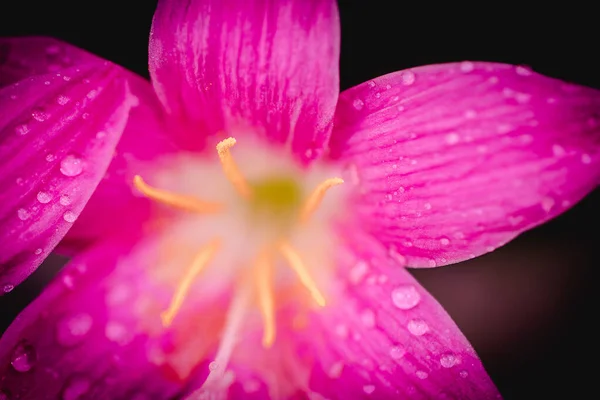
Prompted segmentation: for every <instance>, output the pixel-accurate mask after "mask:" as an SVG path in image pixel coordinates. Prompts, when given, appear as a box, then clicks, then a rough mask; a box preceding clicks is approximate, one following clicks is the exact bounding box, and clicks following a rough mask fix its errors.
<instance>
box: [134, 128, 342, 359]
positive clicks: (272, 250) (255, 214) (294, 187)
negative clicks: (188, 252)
mask: <svg viewBox="0 0 600 400" xmlns="http://www.w3.org/2000/svg"><path fill="white" fill-rule="evenodd" d="M235 144H236V140H235V139H234V138H228V139H225V140H223V141H221V142H219V143H218V144H217V146H216V150H217V153H218V156H219V159H220V162H221V166H222V169H223V172H224V174H225V176H226V178H227V180H228V181H229V182H230V183H231V185H232V186H233V188H234V189H235V191H236V193H237V194H238V195H239V197H240V198H241V199H242V201H243V203H244V205H245V206H244V210H245V211H244V215H245V216H246V217H247V218H248V221H249V222H250V224H251V225H252V226H254V225H256V224H264V223H268V224H270V226H269V228H270V230H271V231H272V234H271V235H269V236H268V239H266V240H265V242H264V243H263V244H262V245H261V248H259V249H258V252H257V254H256V257H255V258H254V260H253V261H252V264H251V269H250V270H249V275H250V276H251V277H252V279H249V280H245V279H243V280H241V282H249V283H250V284H251V286H250V287H248V285H243V287H241V288H238V290H237V291H238V294H242V293H244V295H243V296H236V298H239V297H246V295H245V294H246V293H248V292H252V291H253V292H254V293H255V296H256V300H257V305H258V308H259V310H260V313H261V315H262V319H263V336H262V344H263V346H264V347H266V348H268V347H270V346H272V344H273V343H274V341H275V336H276V324H275V308H276V307H275V295H274V272H275V271H274V266H275V265H276V261H277V260H278V259H281V260H283V261H284V262H285V263H286V264H287V266H289V268H290V269H291V270H292V271H293V272H294V273H295V275H296V277H297V279H298V281H299V282H300V283H301V284H302V286H303V287H304V288H305V289H306V291H307V292H308V293H309V294H310V296H311V297H312V299H313V300H314V302H315V303H316V304H318V305H319V306H321V307H323V306H325V302H326V301H325V297H324V295H323V293H322V291H321V290H320V289H319V287H318V285H317V283H316V281H315V279H314V277H313V276H312V275H311V273H310V269H309V268H308V267H307V265H306V264H305V261H304V258H303V257H302V255H301V254H300V252H299V251H298V250H297V249H296V248H295V247H294V246H293V245H292V244H291V241H290V235H291V231H292V228H293V227H294V226H296V225H303V224H306V223H307V222H308V221H309V220H310V218H311V216H312V215H313V213H314V212H315V211H316V210H317V209H318V208H319V206H320V204H321V202H322V200H323V198H324V196H325V194H326V192H327V191H328V190H329V189H330V188H331V187H333V186H335V185H339V184H341V183H343V180H342V179H340V178H329V179H325V180H324V181H322V182H321V183H320V184H318V185H317V187H316V188H314V190H313V191H312V192H311V193H310V194H309V195H308V196H307V197H305V198H303V193H302V190H301V187H300V185H299V184H298V182H297V181H295V180H294V179H292V178H291V177H289V176H285V175H281V176H279V175H272V176H270V177H268V178H266V179H260V180H255V181H248V180H247V179H246V178H245V177H244V175H243V174H242V171H241V170H240V169H239V167H238V165H237V164H236V162H235V160H234V158H233V155H232V154H231V148H232V147H233V146H234V145H235ZM133 183H134V186H135V187H136V188H137V189H138V190H139V191H140V192H141V193H142V194H143V195H145V196H146V197H148V198H150V199H153V200H155V201H158V202H160V203H163V204H166V205H169V206H171V207H174V208H178V209H181V210H184V211H188V212H193V213H200V214H215V213H226V212H227V211H228V210H227V209H226V207H225V205H224V204H220V203H217V202H211V201H205V200H202V199H199V198H196V197H194V196H185V195H181V194H177V193H173V192H170V191H165V190H161V189H158V188H155V187H152V186H150V185H148V184H147V183H146V182H145V181H144V180H143V179H142V178H141V177H140V176H139V175H136V176H135V177H134V180H133ZM224 239H226V238H221V237H215V238H213V239H212V240H210V241H209V242H208V243H206V244H204V245H203V246H201V247H200V249H199V250H198V251H197V253H196V255H195V257H194V259H193V261H192V262H191V265H190V266H189V267H188V268H187V269H186V270H185V272H184V274H183V276H182V277H181V279H180V281H179V283H178V285H177V287H176V289H175V293H174V295H173V297H172V299H171V302H170V304H169V306H168V308H167V309H166V310H164V311H163V312H162V313H161V319H162V324H163V326H165V327H169V326H170V325H171V324H172V322H173V320H174V319H175V317H176V316H177V314H178V311H179V310H180V309H181V307H182V305H183V303H184V301H185V298H186V296H187V295H188V293H189V290H190V288H191V286H192V284H193V283H194V281H195V280H196V279H197V278H198V276H199V275H201V274H202V272H203V271H204V270H205V269H206V268H207V267H208V266H209V265H210V263H211V262H212V261H213V259H214V258H215V256H216V254H217V253H218V252H219V250H220V248H221V246H222V241H223V240H224ZM250 289H251V290H250ZM238 303H239V304H245V302H243V301H241V302H240V301H234V302H233V303H232V305H231V308H230V312H229V315H230V316H231V315H239V314H240V310H239V308H240V307H245V306H244V305H242V306H236V304H238ZM228 319H231V320H238V319H239V318H237V319H236V318H228ZM225 330H227V326H226V327H225ZM224 336H228V335H224ZM220 350H221V349H220ZM217 358H218V357H217Z"/></svg>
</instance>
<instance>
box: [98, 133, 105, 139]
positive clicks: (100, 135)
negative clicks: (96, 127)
mask: <svg viewBox="0 0 600 400" xmlns="http://www.w3.org/2000/svg"><path fill="white" fill-rule="evenodd" d="M104 137H106V132H105V131H98V133H96V139H102V138H104Z"/></svg>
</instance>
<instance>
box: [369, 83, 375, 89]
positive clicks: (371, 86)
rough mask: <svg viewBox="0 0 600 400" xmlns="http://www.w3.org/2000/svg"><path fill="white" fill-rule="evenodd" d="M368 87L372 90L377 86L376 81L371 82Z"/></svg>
mask: <svg viewBox="0 0 600 400" xmlns="http://www.w3.org/2000/svg"><path fill="white" fill-rule="evenodd" d="M368 85H369V87H370V88H371V89H372V88H374V87H375V86H376V83H375V81H369V83H368Z"/></svg>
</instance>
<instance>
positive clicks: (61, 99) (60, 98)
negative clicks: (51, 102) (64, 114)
mask: <svg viewBox="0 0 600 400" xmlns="http://www.w3.org/2000/svg"><path fill="white" fill-rule="evenodd" d="M70 100H71V99H70V98H68V97H67V96H65V95H62V94H61V95H60V96H58V97H57V98H56V102H57V103H58V104H60V105H61V106H64V105H66V104H67V103H68V102H69V101H70Z"/></svg>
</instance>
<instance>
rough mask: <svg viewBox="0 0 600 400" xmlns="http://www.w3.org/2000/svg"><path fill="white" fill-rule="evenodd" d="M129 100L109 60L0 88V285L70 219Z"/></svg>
mask: <svg viewBox="0 0 600 400" xmlns="http://www.w3.org/2000/svg"><path fill="white" fill-rule="evenodd" d="M133 102H134V99H133V98H132V96H131V95H130V93H129V91H128V89H127V81H126V79H125V75H123V73H122V70H121V69H120V68H119V67H116V66H114V65H112V64H110V63H108V62H106V63H99V64H89V65H88V66H86V67H81V68H76V69H71V70H64V71H63V72H61V73H59V74H52V75H40V76H37V77H35V78H30V79H27V80H24V81H21V82H17V83H15V84H13V85H11V86H8V87H5V88H3V89H1V90H0V107H1V109H2V113H1V114H0V131H1V135H0V137H1V142H0V159H1V160H2V164H1V165H0V185H1V187H2V188H3V195H2V201H0V220H1V221H2V230H1V231H0V243H2V244H1V249H0V266H1V269H0V271H1V272H0V287H3V288H4V291H10V290H11V289H12V287H14V285H17V284H18V283H20V282H21V281H22V280H23V279H25V278H26V277H27V276H28V275H29V274H30V273H31V272H33V271H34V270H35V269H36V268H37V266H38V265H39V264H40V263H41V262H42V260H43V259H44V258H45V257H46V255H48V254H49V253H50V251H51V250H52V249H53V248H54V246H55V245H56V244H57V243H58V241H60V239H61V238H62V237H63V236H64V235H65V233H66V232H67V230H68V229H69V227H70V226H71V224H72V223H73V222H74V221H75V220H76V219H77V216H78V215H79V213H81V210H82V209H83V206H84V205H85V203H86V202H87V200H88V199H89V198H90V196H91V195H92V192H93V190H94V189H95V187H96V185H97V184H98V182H99V181H100V179H101V178H102V175H103V174H104V172H105V171H106V168H107V166H108V164H109V162H110V160H111V157H112V154H113V151H114V149H115V146H116V143H117V141H118V140H119V137H120V136H121V133H122V131H123V128H124V126H125V124H126V122H127V117H128V113H129V109H130V108H131V106H132V104H133ZM98 132H103V134H102V135H98Z"/></svg>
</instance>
